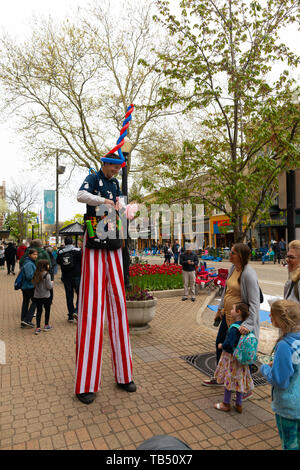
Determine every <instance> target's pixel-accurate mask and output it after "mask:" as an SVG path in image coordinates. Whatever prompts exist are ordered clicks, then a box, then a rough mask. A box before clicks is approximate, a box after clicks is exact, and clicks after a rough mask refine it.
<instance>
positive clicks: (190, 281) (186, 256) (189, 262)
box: [180, 243, 199, 302]
mask: <svg viewBox="0 0 300 470" xmlns="http://www.w3.org/2000/svg"><path fill="white" fill-rule="evenodd" d="M180 264H181V265H182V276H183V283H184V294H183V297H182V300H187V299H188V294H189V287H190V291H191V300H192V302H195V300H196V297H195V296H196V291H195V279H196V272H195V268H196V266H198V264H199V260H198V256H197V255H196V253H194V252H193V251H192V245H191V243H186V245H185V252H184V253H183V254H181V255H180Z"/></svg>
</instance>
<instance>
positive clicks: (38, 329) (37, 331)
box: [34, 328, 42, 335]
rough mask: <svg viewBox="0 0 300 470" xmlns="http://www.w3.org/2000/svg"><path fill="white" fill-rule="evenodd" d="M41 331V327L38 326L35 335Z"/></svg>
mask: <svg viewBox="0 0 300 470" xmlns="http://www.w3.org/2000/svg"><path fill="white" fill-rule="evenodd" d="M41 331H42V329H41V328H36V329H35V332H34V334H35V335H38V334H39V333H40V332H41Z"/></svg>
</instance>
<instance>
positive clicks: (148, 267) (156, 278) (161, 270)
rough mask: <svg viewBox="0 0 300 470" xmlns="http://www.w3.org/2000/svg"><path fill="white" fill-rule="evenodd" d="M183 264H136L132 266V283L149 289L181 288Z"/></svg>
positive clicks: (130, 271)
mask: <svg viewBox="0 0 300 470" xmlns="http://www.w3.org/2000/svg"><path fill="white" fill-rule="evenodd" d="M181 273H182V266H180V265H177V264H170V265H169V264H163V265H159V264H135V265H133V266H130V268H129V275H130V283H131V284H132V285H133V286H139V287H140V288H141V289H147V290H149V291H157V290H169V289H181V288H182V287H183V281H182V275H181Z"/></svg>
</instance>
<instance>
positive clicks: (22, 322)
mask: <svg viewBox="0 0 300 470" xmlns="http://www.w3.org/2000/svg"><path fill="white" fill-rule="evenodd" d="M21 325H23V326H30V328H34V324H33V323H32V322H31V321H25V320H22V321H21Z"/></svg>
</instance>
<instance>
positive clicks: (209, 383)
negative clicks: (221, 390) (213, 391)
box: [202, 377, 224, 387]
mask: <svg viewBox="0 0 300 470" xmlns="http://www.w3.org/2000/svg"><path fill="white" fill-rule="evenodd" d="M202 385H204V386H205V387H224V384H218V382H217V381H216V379H214V378H213V377H212V378H211V379H207V380H203V382H202Z"/></svg>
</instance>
